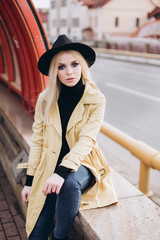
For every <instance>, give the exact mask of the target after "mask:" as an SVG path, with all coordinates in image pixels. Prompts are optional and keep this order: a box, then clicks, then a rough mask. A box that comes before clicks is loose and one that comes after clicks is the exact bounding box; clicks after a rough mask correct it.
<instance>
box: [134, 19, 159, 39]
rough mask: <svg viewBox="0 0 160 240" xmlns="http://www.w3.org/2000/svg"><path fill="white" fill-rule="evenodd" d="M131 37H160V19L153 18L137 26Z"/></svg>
mask: <svg viewBox="0 0 160 240" xmlns="http://www.w3.org/2000/svg"><path fill="white" fill-rule="evenodd" d="M132 37H145V38H160V20H153V21H150V22H147V23H145V24H144V25H142V26H141V27H139V28H138V29H137V30H136V32H135V33H133V34H132Z"/></svg>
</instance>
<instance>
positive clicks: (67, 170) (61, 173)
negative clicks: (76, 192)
mask: <svg viewBox="0 0 160 240" xmlns="http://www.w3.org/2000/svg"><path fill="white" fill-rule="evenodd" d="M71 170H72V169H70V168H66V167H63V166H59V167H57V168H56V170H55V173H57V174H58V175H59V176H61V177H62V178H64V180H66V178H67V177H68V175H69V173H70V172H71Z"/></svg>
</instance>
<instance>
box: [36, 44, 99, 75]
mask: <svg viewBox="0 0 160 240" xmlns="http://www.w3.org/2000/svg"><path fill="white" fill-rule="evenodd" d="M62 50H75V51H78V52H79V53H81V55H82V56H83V57H84V59H85V60H86V62H87V63H88V66H89V67H91V66H92V65H93V63H94V62H95V59H96V54H95V51H94V50H93V49H92V48H91V47H89V46H87V45H85V44H83V43H68V44H64V45H63V46H61V47H59V48H56V49H54V48H52V49H50V50H48V51H46V52H45V53H44V54H43V55H42V56H41V57H40V59H39V61H38V69H39V71H40V72H41V73H43V74H44V75H46V76H48V73H49V67H50V63H51V60H52V58H53V57H54V56H55V55H56V54H57V53H58V52H60V51H62Z"/></svg>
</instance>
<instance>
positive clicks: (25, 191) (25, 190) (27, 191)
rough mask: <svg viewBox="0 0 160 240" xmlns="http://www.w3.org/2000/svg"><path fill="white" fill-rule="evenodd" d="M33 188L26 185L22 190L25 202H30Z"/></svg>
mask: <svg viewBox="0 0 160 240" xmlns="http://www.w3.org/2000/svg"><path fill="white" fill-rule="evenodd" d="M31 188H32V187H29V186H24V188H23V190H22V197H23V200H24V202H28V201H29V197H30V193H31Z"/></svg>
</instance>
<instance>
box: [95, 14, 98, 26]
mask: <svg viewBox="0 0 160 240" xmlns="http://www.w3.org/2000/svg"><path fill="white" fill-rule="evenodd" d="M95 27H98V17H97V16H96V17H95Z"/></svg>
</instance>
